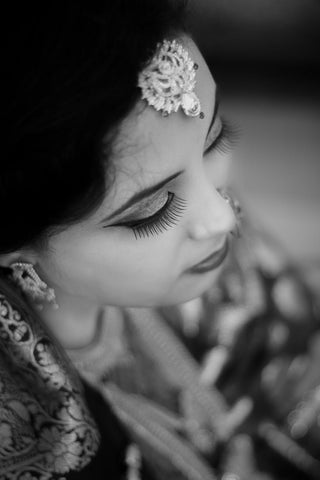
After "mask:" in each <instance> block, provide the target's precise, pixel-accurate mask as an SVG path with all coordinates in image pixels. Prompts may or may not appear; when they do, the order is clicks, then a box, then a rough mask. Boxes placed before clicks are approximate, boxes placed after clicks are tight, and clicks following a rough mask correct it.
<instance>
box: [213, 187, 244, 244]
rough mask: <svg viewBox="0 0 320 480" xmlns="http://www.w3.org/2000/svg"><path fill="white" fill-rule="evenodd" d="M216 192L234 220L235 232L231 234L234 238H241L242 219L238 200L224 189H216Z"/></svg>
mask: <svg viewBox="0 0 320 480" xmlns="http://www.w3.org/2000/svg"><path fill="white" fill-rule="evenodd" d="M217 192H219V193H220V195H221V197H222V198H223V199H224V200H225V201H226V202H227V203H228V204H229V205H230V207H231V208H232V211H233V213H234V216H235V219H236V227H235V230H232V231H231V234H232V235H234V236H235V237H237V238H239V237H241V223H242V218H243V212H242V208H241V205H240V202H239V200H237V199H236V198H235V197H234V196H233V195H231V194H230V193H229V192H228V190H227V189H225V188H217Z"/></svg>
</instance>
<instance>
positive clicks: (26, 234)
mask: <svg viewBox="0 0 320 480" xmlns="http://www.w3.org/2000/svg"><path fill="white" fill-rule="evenodd" d="M11 8H12V7H11ZM12 10H13V8H12ZM184 13H185V2H182V1H180V0H172V1H170V0H113V1H111V0H110V1H108V0H104V1H99V0H88V1H86V2H83V1H79V0H74V1H71V0H64V1H59V0H56V1H49V0H48V1H45V2H40V4H38V3H37V5H36V7H33V8H32V5H30V2H23V3H22V5H21V6H19V8H17V7H16V11H12V12H9V13H4V11H3V9H2V12H1V14H2V15H1V16H2V23H3V24H4V23H5V25H1V28H2V30H4V29H6V31H7V32H8V33H7V39H6V40H4V41H2V45H5V46H6V49H5V51H4V52H3V53H2V54H1V70H2V74H1V76H2V80H3V81H4V85H3V87H2V90H1V92H2V93H1V108H0V112H1V113H0V115H1V117H2V122H1V123H2V125H4V128H3V129H2V139H1V168H0V205H1V235H0V253H7V252H10V251H14V250H17V249H19V248H21V247H23V246H30V245H33V244H34V243H36V242H39V241H41V240H43V239H44V238H45V237H46V235H47V234H48V232H50V229H52V227H56V226H66V225H69V224H70V223H72V222H75V221H78V220H80V219H82V218H84V217H85V216H86V215H88V214H90V213H91V212H92V211H93V210H94V209H95V208H96V207H97V206H98V205H99V204H100V203H101V201H102V199H103V197H104V195H105V190H106V185H108V181H109V182H110V181H112V179H111V176H110V175H109V173H108V172H109V171H110V168H109V170H108V165H109V164H110V160H109V158H110V154H111V152H112V139H113V135H112V134H113V133H114V132H116V128H117V126H118V125H119V123H120V122H121V120H122V119H123V118H124V117H125V116H126V115H127V114H128V113H129V111H130V110H131V109H132V107H133V106H134V104H135V103H136V101H137V99H138V98H139V95H140V93H139V91H138V89H137V86H136V84H137V76H138V72H139V71H140V70H141V68H142V66H143V64H144V63H145V62H146V61H147V60H148V58H149V57H150V55H151V54H152V53H153V52H154V50H155V47H156V44H157V43H158V42H159V41H161V40H162V39H163V38H165V37H166V36H167V35H169V34H170V33H174V32H179V31H182V30H184V18H185V17H184ZM106 134H109V136H108V138H109V139H108V141H105V142H103V139H104V138H105V136H106Z"/></svg>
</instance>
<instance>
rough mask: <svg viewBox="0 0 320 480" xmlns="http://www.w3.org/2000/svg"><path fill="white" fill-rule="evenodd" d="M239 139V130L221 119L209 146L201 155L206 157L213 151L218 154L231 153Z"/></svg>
mask: <svg viewBox="0 0 320 480" xmlns="http://www.w3.org/2000/svg"><path fill="white" fill-rule="evenodd" d="M239 137H240V129H239V128H238V127H237V126H236V125H234V124H233V123H231V122H229V121H227V120H225V119H222V121H221V128H220V131H219V133H218V135H217V136H216V138H215V139H214V140H213V142H212V143H211V145H209V146H208V147H207V148H206V149H205V151H204V153H203V155H208V153H211V152H213V151H216V152H220V153H228V152H229V151H231V150H232V149H233V148H234V147H235V145H236V144H237V142H238V140H239Z"/></svg>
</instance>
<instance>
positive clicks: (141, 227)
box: [127, 192, 187, 239]
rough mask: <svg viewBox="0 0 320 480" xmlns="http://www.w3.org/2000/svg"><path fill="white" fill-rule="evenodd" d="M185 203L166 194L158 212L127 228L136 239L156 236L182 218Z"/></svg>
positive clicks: (172, 195) (171, 194)
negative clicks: (166, 197) (165, 198)
mask: <svg viewBox="0 0 320 480" xmlns="http://www.w3.org/2000/svg"><path fill="white" fill-rule="evenodd" d="M186 206H187V203H186V201H185V200H183V199H182V198H180V197H178V196H177V195H175V194H174V193H172V192H168V200H167V201H166V203H165V204H164V206H163V207H162V208H160V210H158V212H156V213H155V214H153V215H151V217H148V218H146V219H144V220H141V221H140V222H136V223H135V224H131V225H127V226H129V227H130V228H131V229H132V231H133V233H134V236H135V237H136V239H138V238H145V237H149V236H150V235H158V234H159V233H162V232H163V231H164V230H168V228H170V227H173V226H174V225H176V224H177V223H178V221H179V219H180V217H181V216H182V214H183V212H184V210H185V208H186Z"/></svg>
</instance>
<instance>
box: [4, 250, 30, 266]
mask: <svg viewBox="0 0 320 480" xmlns="http://www.w3.org/2000/svg"><path fill="white" fill-rule="evenodd" d="M15 262H24V263H32V264H33V265H35V264H36V262H37V256H36V254H35V253H34V252H32V251H31V250H17V251H15V252H10V253H4V254H3V255H0V267H10V265H11V264H12V263H15Z"/></svg>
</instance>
